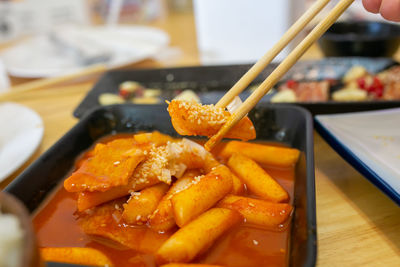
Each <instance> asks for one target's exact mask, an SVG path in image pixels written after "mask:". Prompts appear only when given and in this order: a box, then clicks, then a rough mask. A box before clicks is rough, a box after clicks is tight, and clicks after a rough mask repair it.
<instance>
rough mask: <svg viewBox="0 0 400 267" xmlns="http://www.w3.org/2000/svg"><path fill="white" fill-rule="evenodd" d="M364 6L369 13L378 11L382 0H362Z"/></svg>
mask: <svg viewBox="0 0 400 267" xmlns="http://www.w3.org/2000/svg"><path fill="white" fill-rule="evenodd" d="M362 3H363V5H364V8H365V9H366V10H367V11H368V12H371V13H375V14H376V13H379V9H380V7H381V3H382V0H362Z"/></svg>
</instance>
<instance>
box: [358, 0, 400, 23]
mask: <svg viewBox="0 0 400 267" xmlns="http://www.w3.org/2000/svg"><path fill="white" fill-rule="evenodd" d="M362 2H363V5H364V7H365V9H366V10H367V11H369V12H372V13H380V14H381V15H382V17H384V18H385V19H387V20H391V21H400V0H363V1H362Z"/></svg>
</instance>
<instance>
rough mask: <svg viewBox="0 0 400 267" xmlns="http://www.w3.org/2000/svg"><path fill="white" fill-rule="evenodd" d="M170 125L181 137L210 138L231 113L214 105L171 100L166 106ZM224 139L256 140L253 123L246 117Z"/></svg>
mask: <svg viewBox="0 0 400 267" xmlns="http://www.w3.org/2000/svg"><path fill="white" fill-rule="evenodd" d="M168 112H169V115H170V116H171V121H172V125H173V126H174V128H175V130H176V131H177V132H178V133H179V134H181V135H201V136H208V137H211V136H213V135H214V134H216V133H217V132H218V130H219V129H220V128H221V127H222V125H223V124H224V123H225V122H226V121H227V119H228V118H229V117H230V116H231V113H229V112H228V111H226V110H225V109H223V108H217V107H215V106H214V105H201V104H198V103H195V102H189V101H182V100H172V101H171V102H170V103H169V106H168ZM225 137H226V138H234V139H241V140H244V141H246V140H251V139H254V138H256V131H255V128H254V126H253V123H252V122H251V121H250V119H249V118H248V117H244V118H243V119H242V120H240V121H239V122H238V123H237V124H236V125H235V126H234V127H233V128H232V129H231V130H230V131H229V132H228V133H227V134H226V135H225Z"/></svg>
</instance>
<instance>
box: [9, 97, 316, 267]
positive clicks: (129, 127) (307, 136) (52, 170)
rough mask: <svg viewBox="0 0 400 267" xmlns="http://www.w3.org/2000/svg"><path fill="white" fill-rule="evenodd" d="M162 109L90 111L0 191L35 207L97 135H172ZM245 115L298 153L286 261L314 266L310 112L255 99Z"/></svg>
mask: <svg viewBox="0 0 400 267" xmlns="http://www.w3.org/2000/svg"><path fill="white" fill-rule="evenodd" d="M166 108H167V106H166V105H165V104H161V105H133V104H126V105H113V106H107V107H102V108H98V109H96V110H94V111H92V112H91V113H90V114H87V115H86V116H85V117H83V118H82V119H81V120H80V121H79V122H78V123H77V124H76V126H74V127H73V128H72V129H71V130H70V131H69V132H68V133H66V134H65V135H64V136H63V137H62V138H61V139H60V140H59V141H58V142H57V143H56V144H54V145H53V146H52V147H51V148H50V149H49V150H48V151H46V152H45V153H44V154H43V155H42V156H41V157H40V158H39V159H38V160H36V161H35V162H34V163H33V164H32V165H31V166H29V167H28V168H27V169H26V170H25V171H24V172H23V173H22V174H21V175H20V176H18V177H17V178H16V179H15V180H14V181H13V182H12V183H11V184H10V185H9V186H8V187H7V188H6V189H5V190H6V191H7V192H9V193H12V194H14V195H15V196H16V197H18V198H19V199H20V200H21V201H22V202H23V203H24V204H25V205H26V206H27V208H28V209H29V211H30V212H33V211H35V209H37V208H38V207H39V206H40V204H41V203H42V202H43V201H44V200H45V198H46V196H48V195H49V194H50V193H51V191H52V190H53V189H54V188H55V187H56V186H57V185H59V184H60V183H61V182H62V181H63V180H64V178H65V177H66V175H67V174H68V173H69V172H70V171H71V169H72V168H73V166H74V162H75V160H76V158H77V157H78V156H79V155H80V154H81V153H82V152H83V151H84V150H86V149H88V148H89V147H90V146H91V145H93V143H94V142H96V140H98V139H99V138H100V137H103V136H105V135H110V134H115V133H124V132H136V131H153V130H158V131H160V132H163V133H166V134H170V135H173V136H177V133H176V132H175V130H174V129H173V127H172V125H171V120H170V117H169V114H168V112H167V111H166ZM249 116H250V118H251V119H252V121H253V122H254V126H255V128H256V131H257V139H258V140H265V141H277V142H281V143H285V144H287V145H289V146H291V147H294V148H297V149H299V150H300V151H301V152H302V153H301V157H300V160H299V162H298V164H297V166H296V180H295V186H294V201H293V204H294V206H295V213H294V218H293V224H292V225H293V226H292V234H291V238H290V260H289V261H290V266H314V265H315V261H316V246H317V244H316V218H315V212H316V210H315V184H314V150H313V124H312V123H313V122H312V117H311V115H310V113H309V112H307V111H306V110H304V109H302V108H299V107H296V106H290V105H273V104H259V105H257V106H256V108H254V109H253V110H252V111H251V113H250V114H249ZM66 266H67V265H66Z"/></svg>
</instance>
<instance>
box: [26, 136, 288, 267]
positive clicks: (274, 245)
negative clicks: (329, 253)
mask: <svg viewBox="0 0 400 267" xmlns="http://www.w3.org/2000/svg"><path fill="white" fill-rule="evenodd" d="M124 136H125V135H114V136H109V137H106V138H103V139H102V140H100V141H99V142H106V141H110V140H111V139H114V138H121V137H124ZM268 144H269V145H271V143H268ZM274 145H280V144H274ZM223 146H224V143H221V144H220V145H219V147H217V148H216V149H215V150H214V151H213V152H214V153H215V154H217V153H218V151H220V149H221V148H222V147H223ZM83 156H84V154H83ZM77 162H79V159H78V160H77ZM263 168H264V169H265V170H266V171H267V172H268V173H269V174H270V175H271V176H272V177H273V178H274V179H276V181H277V182H278V183H279V184H280V185H281V186H282V187H283V188H284V189H285V190H286V191H287V192H288V193H289V196H290V200H289V202H290V203H292V201H293V186H294V178H295V172H294V167H292V168H285V169H282V168H279V169H278V168H276V167H271V166H263ZM245 195H246V194H245ZM252 197H254V196H252ZM76 201H77V195H76V194H74V193H69V192H67V191H66V190H65V189H64V188H63V187H62V186H61V187H59V188H58V189H57V190H56V192H55V194H54V195H53V196H52V197H51V199H50V200H49V201H48V202H47V203H46V204H45V205H44V206H43V207H42V208H41V209H40V210H39V211H38V212H37V213H36V215H35V216H34V218H33V225H34V228H35V230H36V234H37V238H38V242H39V246H40V247H91V248H95V249H98V250H100V251H102V252H103V253H104V254H105V255H107V256H108V257H109V258H110V260H111V261H112V262H113V263H114V265H115V266H156V263H155V258H154V256H153V255H151V254H142V253H138V252H135V251H133V250H130V249H126V248H125V247H122V246H121V245H119V244H117V243H115V242H113V241H108V240H106V239H104V238H98V237H95V238H94V237H91V236H88V235H86V234H85V233H84V232H83V231H82V230H81V228H80V227H79V225H78V222H77V215H76ZM121 227H123V226H121ZM289 233H290V223H289V224H288V225H285V226H284V227H282V229H281V230H280V231H277V230H268V229H260V228H255V227H251V226H249V225H246V223H244V222H243V223H241V224H240V225H238V226H236V227H234V228H233V229H231V230H229V231H228V232H227V233H226V234H225V235H224V236H222V237H221V238H219V239H218V240H217V241H216V242H215V243H214V244H213V246H212V247H211V248H210V249H209V250H208V251H207V252H206V253H205V254H203V255H201V256H199V257H198V258H196V260H195V262H198V263H207V264H219V265H223V266H232V267H236V266H237V267H239V266H287V262H288V241H289ZM160 235H161V234H160Z"/></svg>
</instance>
